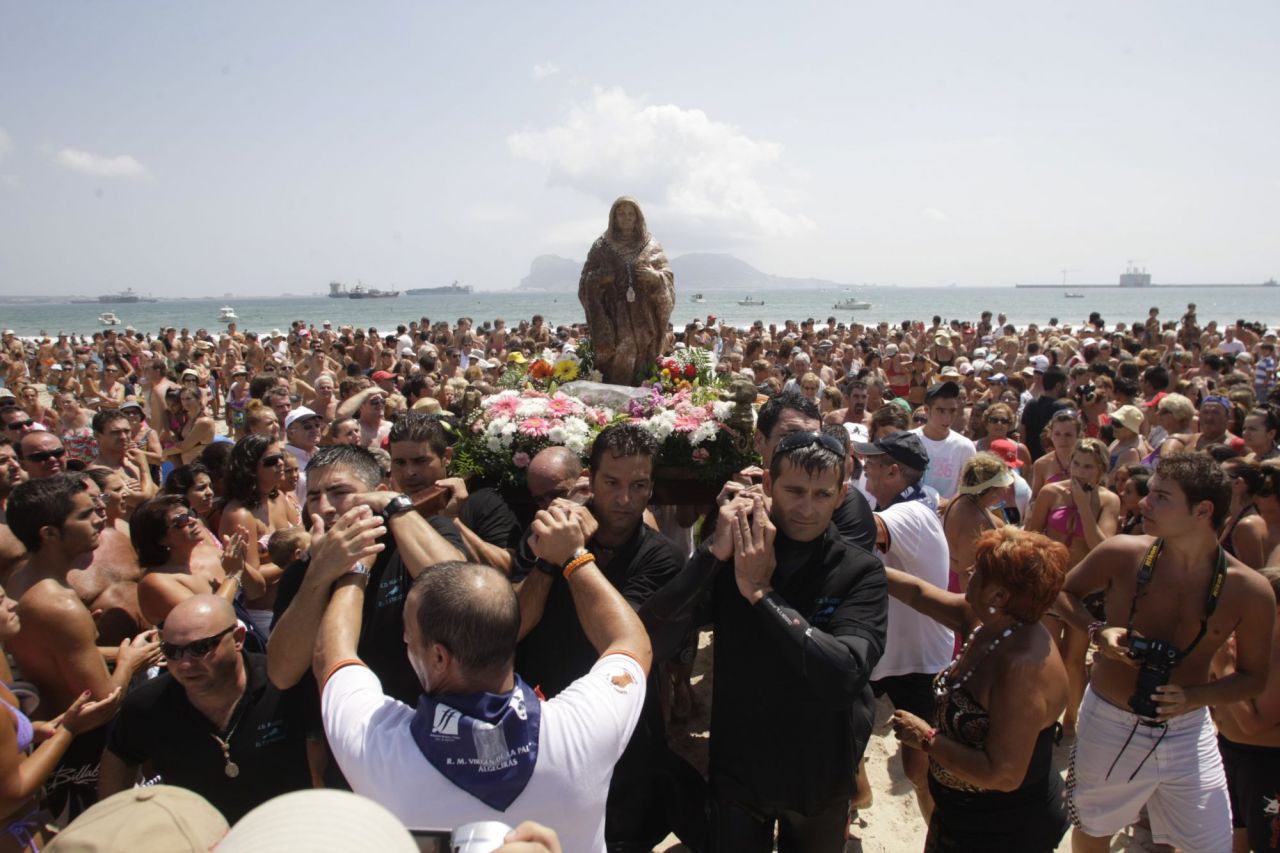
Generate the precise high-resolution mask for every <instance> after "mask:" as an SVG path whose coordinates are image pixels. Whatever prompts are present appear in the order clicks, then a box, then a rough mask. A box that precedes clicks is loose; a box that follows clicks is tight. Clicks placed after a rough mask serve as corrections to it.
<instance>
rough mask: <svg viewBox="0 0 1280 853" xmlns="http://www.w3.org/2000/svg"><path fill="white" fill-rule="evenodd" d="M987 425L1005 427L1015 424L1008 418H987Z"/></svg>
mask: <svg viewBox="0 0 1280 853" xmlns="http://www.w3.org/2000/svg"><path fill="white" fill-rule="evenodd" d="M987 423H989V424H1004V425H1005V426H1008V425H1009V424H1011V423H1013V421H1011V420H1009V419H1008V418H987Z"/></svg>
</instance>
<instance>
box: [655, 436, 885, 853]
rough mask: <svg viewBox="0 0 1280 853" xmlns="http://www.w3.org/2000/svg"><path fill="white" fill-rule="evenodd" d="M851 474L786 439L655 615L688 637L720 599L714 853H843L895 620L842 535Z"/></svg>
mask: <svg viewBox="0 0 1280 853" xmlns="http://www.w3.org/2000/svg"><path fill="white" fill-rule="evenodd" d="M844 466H845V455H844V450H843V448H842V447H841V446H840V444H839V443H838V442H837V441H836V440H835V439H834V438H832V437H831V436H826V435H821V434H819V433H795V434H792V435H789V436H788V437H787V438H785V439H783V440H782V441H781V442H779V443H778V445H777V447H776V448H775V450H774V453H773V454H772V460H771V463H770V466H769V470H768V472H767V475H766V477H765V481H764V492H765V494H763V495H761V494H756V493H746V494H742V495H739V496H738V497H736V498H734V499H733V500H731V501H730V502H729V503H727V504H725V505H724V506H723V507H722V508H721V510H720V516H719V523H718V524H717V526H716V533H715V536H714V538H713V540H712V541H711V542H710V543H709V545H708V544H707V543H704V545H703V547H702V548H701V549H700V550H699V551H698V553H697V554H695V555H694V557H693V558H692V559H691V560H690V562H689V566H688V568H687V569H686V570H685V572H684V573H683V574H681V576H680V577H679V578H678V579H677V580H676V581H674V582H673V583H671V584H669V585H668V586H667V587H666V588H665V589H663V590H662V591H661V592H659V593H658V594H657V595H655V596H654V597H653V598H652V599H651V600H650V603H649V607H648V608H647V611H648V612H647V616H648V617H649V620H650V622H651V623H652V624H655V625H659V624H674V625H675V627H676V629H677V631H678V629H679V626H680V625H681V624H683V623H685V622H686V621H687V618H688V616H689V614H690V613H692V611H693V610H694V609H695V607H696V605H697V604H698V603H699V601H700V600H701V599H702V597H703V594H704V593H705V592H706V590H707V588H708V587H710V595H711V619H712V621H713V622H714V623H715V628H716V642H715V675H716V677H715V683H714V685H713V695H712V711H711V764H710V769H711V786H712V792H713V804H714V805H713V808H714V812H713V841H714V843H713V845H712V849H715V850H721V851H734V853H752V851H761V853H764V852H765V851H768V850H771V849H772V845H773V833H774V825H775V823H776V824H777V825H778V849H779V850H782V851H803V852H804V853H809V851H839V850H842V849H843V846H844V825H845V820H846V817H847V811H846V809H847V806H848V800H849V797H850V795H851V794H852V793H853V791H854V789H855V785H856V782H855V778H854V776H855V768H856V767H857V764H858V761H859V759H860V758H861V757H862V753H863V752H864V750H865V749H866V745H867V741H868V739H869V738H870V735H871V725H872V719H873V711H872V706H873V703H874V698H873V697H872V693H871V688H870V686H869V684H868V679H869V678H870V675H871V670H872V668H873V667H874V666H875V665H876V662H877V661H878V660H879V659H880V656H881V654H882V653H883V651H884V643H885V627H886V611H887V606H888V599H887V586H886V582H885V575H884V568H883V566H882V565H881V563H880V561H879V560H878V559H877V558H876V557H875V556H873V555H872V554H870V553H868V552H866V551H863V550H861V549H859V548H856V547H852V546H850V545H849V544H848V543H847V542H846V541H845V539H844V537H842V536H841V535H840V534H839V532H838V530H837V529H836V527H835V526H834V525H833V524H832V523H831V520H832V516H833V514H834V512H835V509H836V507H837V506H838V505H839V504H840V502H841V500H842V498H843V496H844V494H843V493H844V490H845V489H846V488H847V486H846V484H845V482H844ZM766 497H768V498H770V499H771V501H772V503H771V508H770V509H768V510H766V506H765V500H766ZM663 633H664V634H665V633H666V631H665V630H664V631H663Z"/></svg>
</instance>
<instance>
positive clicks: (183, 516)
mask: <svg viewBox="0 0 1280 853" xmlns="http://www.w3.org/2000/svg"><path fill="white" fill-rule="evenodd" d="M195 518H196V516H195V513H192V512H190V511H188V512H180V513H178V514H177V515H175V516H174V517H173V518H171V519H169V526H170V527H172V528H173V529H174V530H181V529H182V528H183V527H186V526H187V525H188V524H190V523H191V522H192V521H195Z"/></svg>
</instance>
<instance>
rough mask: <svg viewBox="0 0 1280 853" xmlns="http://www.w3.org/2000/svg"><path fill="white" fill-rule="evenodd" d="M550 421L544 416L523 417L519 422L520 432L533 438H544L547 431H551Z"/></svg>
mask: <svg viewBox="0 0 1280 853" xmlns="http://www.w3.org/2000/svg"><path fill="white" fill-rule="evenodd" d="M551 426H552V425H551V421H549V420H547V419H546V418H538V417H533V418H525V419H524V420H523V421H521V423H520V427H519V429H520V433H521V434H522V435H528V436H532V437H533V438H546V436H547V433H549V432H551Z"/></svg>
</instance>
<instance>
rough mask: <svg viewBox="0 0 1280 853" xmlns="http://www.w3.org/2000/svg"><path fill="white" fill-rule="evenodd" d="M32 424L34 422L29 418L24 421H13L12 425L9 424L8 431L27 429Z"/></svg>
mask: <svg viewBox="0 0 1280 853" xmlns="http://www.w3.org/2000/svg"><path fill="white" fill-rule="evenodd" d="M34 423H35V421H33V420H31V419H30V418H27V419H26V420H25V421H14V422H13V423H11V424H9V426H8V429H11V430H15V431H16V430H20V429H26V428H27V427H29V426H31V425H32V424H34Z"/></svg>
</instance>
